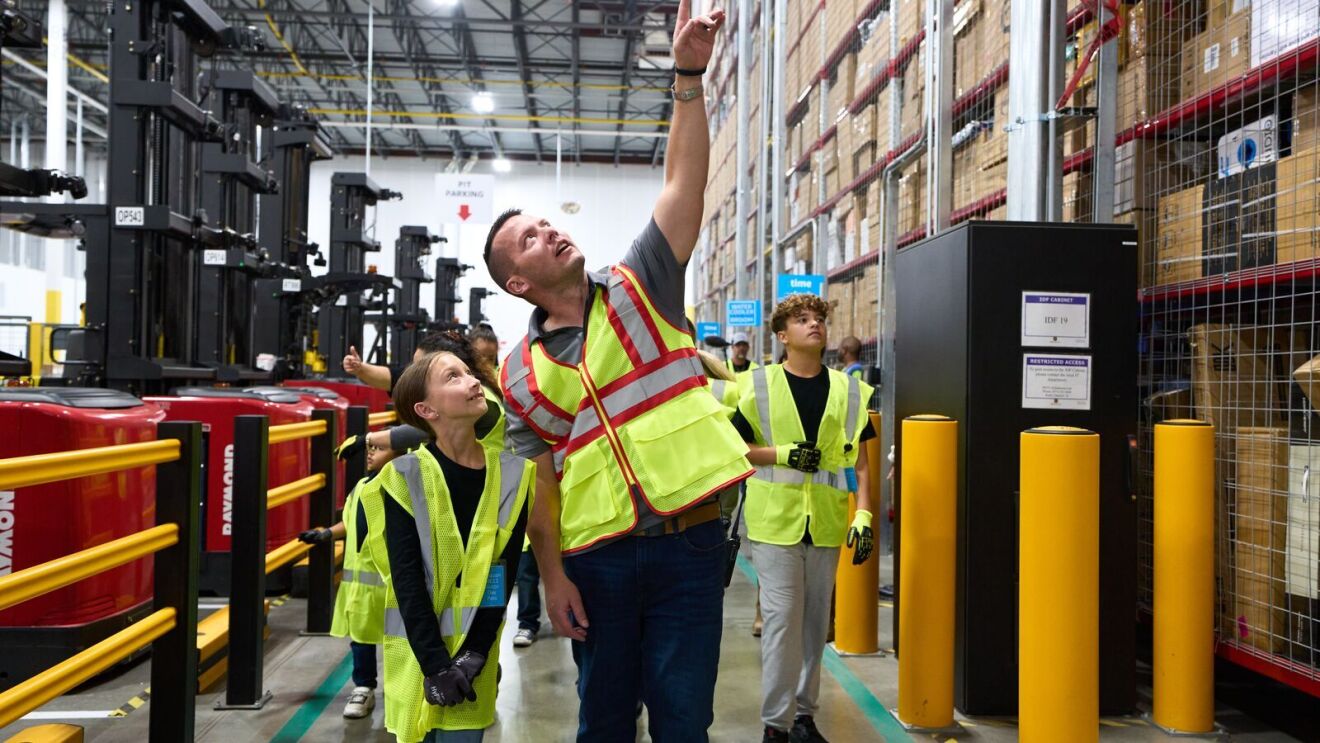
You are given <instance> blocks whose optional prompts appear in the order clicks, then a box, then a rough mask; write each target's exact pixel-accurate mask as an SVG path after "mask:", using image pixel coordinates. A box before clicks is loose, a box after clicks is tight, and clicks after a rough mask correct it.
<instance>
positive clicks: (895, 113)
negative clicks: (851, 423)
mask: <svg viewBox="0 0 1320 743" xmlns="http://www.w3.org/2000/svg"><path fill="white" fill-rule="evenodd" d="M898 25H899V13H898V11H897V10H891V11H890V13H889V58H890V59H893V58H894V57H895V56H896V55H897V54H898ZM902 87H903V86H902V77H901V76H897V77H895V78H894V79H892V80H890V82H889V147H888V152H894V151H895V150H897V149H898V147H899V145H900V144H901V143H902V139H903V137H902V134H901V133H900V132H899V126H900V125H901V124H900V122H901V121H902V108H903V91H902ZM895 154H896V155H897V154H898V153H895ZM871 188H879V189H883V190H882V192H881V194H880V210H881V211H880V215H879V219H880V246H879V249H880V265H879V267H878V269H877V270H878V271H879V273H880V276H879V281H878V282H877V284H878V288H879V292H880V298H879V299H880V301H878V302H876V313H877V314H878V317H877V318H876V326H875V327H876V366H878V367H880V455H881V456H883V457H886V458H887V457H888V456H889V450H890V448H891V447H892V446H893V445H894V431H895V430H896V429H895V425H896V421H895V420H894V407H895V401H894V384H893V376H894V331H895V330H896V329H897V327H898V325H897V320H896V319H895V313H896V312H897V311H898V299H897V297H896V295H895V293H894V290H895V287H894V257H895V256H896V255H898V224H897V221H898V219H897V217H898V209H897V208H895V203H896V202H897V200H898V184H897V183H896V182H894V181H893V179H891V178H890V177H889V173H888V171H887V170H886V171H885V172H884V173H882V175H881V177H880V179H879V180H877V181H876V182H875V183H872V184H871ZM885 461H888V459H886V460H885ZM879 480H880V509H879V510H878V511H876V513H883V514H887V513H889V507H890V504H891V503H892V502H893V498H894V489H893V483H891V482H890V481H889V479H888V478H886V477H881V478H879ZM877 531H878V533H879V536H880V542H881V544H887V545H889V547H890V549H891V550H892V549H893V546H894V543H893V539H894V528H893V525H892V524H890V523H889V519H887V518H883V519H880V523H879V529H878V530H877ZM894 557H895V559H897V558H898V554H897V551H895V554H894ZM894 621H895V623H897V621H898V614H897V613H895V614H894Z"/></svg>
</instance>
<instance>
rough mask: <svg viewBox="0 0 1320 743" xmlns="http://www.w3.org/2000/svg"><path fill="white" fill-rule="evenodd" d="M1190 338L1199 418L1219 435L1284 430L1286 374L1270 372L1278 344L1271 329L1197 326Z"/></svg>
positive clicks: (1236, 326)
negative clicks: (1282, 399)
mask: <svg viewBox="0 0 1320 743" xmlns="http://www.w3.org/2000/svg"><path fill="white" fill-rule="evenodd" d="M1280 335H1282V334H1280ZM1188 338H1189V341H1190V343H1191V348H1192V397H1193V400H1194V402H1195V405H1196V417H1197V418H1199V419H1200V420H1203V421H1205V422H1207V423H1210V424H1211V425H1213V426H1214V427H1215V429H1216V430H1217V431H1220V432H1228V431H1234V430H1236V429H1239V428H1274V427H1280V426H1283V425H1285V424H1286V421H1285V419H1284V416H1283V414H1282V411H1281V404H1280V400H1279V386H1278V381H1279V379H1280V378H1284V379H1286V374H1280V373H1278V372H1276V370H1275V368H1274V361H1275V357H1276V351H1277V344H1276V338H1275V334H1274V333H1272V332H1271V329H1270V328H1267V327H1252V326H1238V325H1216V324H1204V325H1195V326H1193V327H1192V329H1191V330H1190V332H1189V333H1188ZM1277 340H1278V341H1282V340H1283V339H1282V338H1281V337H1280V338H1278V339H1277Z"/></svg>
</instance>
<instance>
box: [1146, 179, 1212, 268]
mask: <svg viewBox="0 0 1320 743" xmlns="http://www.w3.org/2000/svg"><path fill="white" fill-rule="evenodd" d="M1157 203H1158V207H1159V208H1158V210H1157V221H1156V228H1155V229H1156V233H1155V240H1156V249H1155V275H1154V282H1155V284H1156V285H1162V284H1174V283H1178V282H1181V281H1190V280H1192V279H1199V278H1201V276H1202V273H1203V270H1202V265H1201V264H1202V260H1203V256H1202V252H1203V250H1202V240H1203V232H1204V227H1205V186H1194V187H1192V188H1188V189H1184V190H1182V191H1177V192H1174V193H1171V194H1167V195H1165V196H1162V197H1160V199H1159V201H1158V202H1157Z"/></svg>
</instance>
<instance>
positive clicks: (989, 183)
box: [972, 160, 1008, 202]
mask: <svg viewBox="0 0 1320 743" xmlns="http://www.w3.org/2000/svg"><path fill="white" fill-rule="evenodd" d="M1007 187H1008V160H999V161H998V162H996V163H994V164H993V165H988V166H983V167H982V168H981V169H980V170H978V171H977V172H976V182H975V184H974V188H975V192H974V193H973V194H972V201H973V202H976V201H980V200H981V199H983V198H985V197H987V196H989V195H991V194H993V193H995V192H996V191H999V190H1000V189H1003V188H1007Z"/></svg>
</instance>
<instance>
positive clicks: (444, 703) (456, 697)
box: [422, 665, 477, 707]
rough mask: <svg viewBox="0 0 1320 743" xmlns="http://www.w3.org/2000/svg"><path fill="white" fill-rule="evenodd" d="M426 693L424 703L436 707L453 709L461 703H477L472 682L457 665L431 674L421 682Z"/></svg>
mask: <svg viewBox="0 0 1320 743" xmlns="http://www.w3.org/2000/svg"><path fill="white" fill-rule="evenodd" d="M422 688H423V689H424V690H425V692H426V701H427V702H428V703H429V704H434V705H436V706H438V707H454V706H456V705H459V704H462V703H463V702H475V701H477V693H476V692H475V691H472V682H470V681H468V678H467V676H466V675H464V673H463V669H461V668H459V667H458V666H457V665H450V666H449V667H448V668H446V669H445V670H443V671H441V672H440V673H436V674H432V675H430V676H427V677H426V678H425V679H423V680H422Z"/></svg>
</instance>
